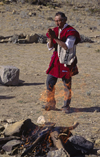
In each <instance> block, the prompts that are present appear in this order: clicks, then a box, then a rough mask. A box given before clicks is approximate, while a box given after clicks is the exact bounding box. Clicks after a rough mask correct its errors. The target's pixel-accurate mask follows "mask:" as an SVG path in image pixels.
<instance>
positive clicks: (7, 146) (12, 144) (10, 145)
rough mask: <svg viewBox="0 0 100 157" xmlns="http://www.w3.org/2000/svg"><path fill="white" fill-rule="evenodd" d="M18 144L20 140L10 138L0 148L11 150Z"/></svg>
mask: <svg viewBox="0 0 100 157" xmlns="http://www.w3.org/2000/svg"><path fill="white" fill-rule="evenodd" d="M20 144H21V141H20V140H11V141H9V142H7V143H6V144H5V145H3V147H2V149H3V150H4V151H7V152H11V151H12V149H13V148H14V147H15V146H18V145H20Z"/></svg>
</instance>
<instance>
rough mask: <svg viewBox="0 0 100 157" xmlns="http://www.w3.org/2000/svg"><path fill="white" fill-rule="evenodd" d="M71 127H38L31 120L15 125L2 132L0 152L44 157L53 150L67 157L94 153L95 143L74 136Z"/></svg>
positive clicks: (74, 126) (51, 124)
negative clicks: (59, 151)
mask: <svg viewBox="0 0 100 157" xmlns="http://www.w3.org/2000/svg"><path fill="white" fill-rule="evenodd" d="M77 126H78V123H75V124H74V125H73V126H70V127H61V126H55V123H44V124H43V125H40V126H38V125H36V124H34V123H32V121H31V119H27V120H25V121H20V122H16V123H13V124H12V125H10V126H8V127H7V128H6V129H5V130H4V131H3V132H2V136H3V137H2V138H1V139H0V152H1V153H2V154H3V153H5V152H9V154H10V155H16V154H19V155H20V156H33V157H34V156H43V157H46V156H47V154H48V152H50V151H52V150H63V152H64V153H65V155H66V157H69V156H70V157H71V156H73V155H74V156H75V155H82V154H89V153H91V152H93V143H92V142H90V141H87V140H86V139H84V138H83V137H81V136H73V135H72V133H71V130H73V129H75V128H76V127H77Z"/></svg>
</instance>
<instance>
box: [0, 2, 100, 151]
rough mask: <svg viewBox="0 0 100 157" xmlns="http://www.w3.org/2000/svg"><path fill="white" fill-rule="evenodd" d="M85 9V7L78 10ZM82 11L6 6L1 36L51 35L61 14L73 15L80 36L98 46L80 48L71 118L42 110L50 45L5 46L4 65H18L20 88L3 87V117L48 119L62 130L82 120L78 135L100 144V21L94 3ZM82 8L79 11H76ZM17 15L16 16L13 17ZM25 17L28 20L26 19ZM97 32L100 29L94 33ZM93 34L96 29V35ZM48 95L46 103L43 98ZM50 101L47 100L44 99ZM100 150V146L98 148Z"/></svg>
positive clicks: (0, 96)
mask: <svg viewBox="0 0 100 157" xmlns="http://www.w3.org/2000/svg"><path fill="white" fill-rule="evenodd" d="M77 6H79V7H77ZM77 6H69V5H67V6H65V5H64V6H62V7H61V8H60V9H59V8H56V9H53V8H46V7H43V6H42V8H41V7H39V6H32V5H29V4H23V5H22V4H9V5H1V6H0V11H1V13H0V19H1V22H0V35H4V36H7V35H13V34H19V33H25V34H30V33H31V34H34V33H40V34H45V33H46V31H47V28H48V27H49V26H53V21H50V20H47V18H48V17H54V15H55V12H57V11H58V10H60V11H64V12H65V13H66V14H67V16H68V23H70V24H72V25H73V26H74V27H75V28H76V29H77V30H78V31H79V33H80V34H84V35H85V36H88V37H93V38H92V39H93V40H95V41H96V42H95V43H80V44H78V46H77V57H78V67H79V74H78V75H77V76H74V77H73V79H72V95H73V96H72V102H71V107H72V110H73V112H72V113H71V114H64V113H62V112H61V111H49V112H47V111H44V110H43V109H41V106H42V104H43V102H44V101H45V100H44V97H46V96H45V95H44V93H45V89H46V84H45V82H46V77H47V76H46V69H47V68H48V65H49V61H50V57H51V55H52V52H49V51H48V50H47V46H46V44H40V43H37V44H36V43H33V44H14V43H3V44H0V56H1V57H0V65H13V66H16V67H17V68H19V69H20V80H21V82H22V81H23V84H20V85H19V86H13V87H11V86H9V87H7V86H2V85H0V118H1V119H13V120H14V121H18V120H21V119H27V118H31V119H32V121H33V122H34V123H36V121H37V118H38V117H39V116H41V115H43V116H44V117H45V119H46V121H51V122H55V123H56V125H60V126H70V125H72V124H73V123H74V122H75V121H78V122H79V123H80V124H79V126H78V127H77V128H76V129H75V130H73V131H72V132H73V134H78V135H82V136H83V137H85V138H90V139H91V140H93V141H94V140H97V139H99V140H100V38H99V37H97V38H95V36H98V35H100V16H98V15H97V14H96V15H94V14H93V15H91V14H90V13H89V12H88V11H87V10H88V9H89V7H91V4H89V5H87V6H85V8H82V7H81V6H82V4H80V3H79V4H77ZM75 7H77V8H75ZM13 10H15V11H16V13H15V14H12V11H13ZM29 11H31V12H36V16H33V17H29V16H28V17H27V14H25V13H26V12H27V13H29ZM22 16H24V18H23V17H22ZM90 27H96V28H90ZM91 29H92V30H91ZM56 89H57V92H56V100H57V108H59V109H60V108H61V106H62V105H63V84H62V82H61V80H60V79H59V80H58V83H57V85H56ZM41 96H42V98H43V99H40V98H41ZM43 96H44V97H43ZM98 146H99V148H100V143H99V144H98Z"/></svg>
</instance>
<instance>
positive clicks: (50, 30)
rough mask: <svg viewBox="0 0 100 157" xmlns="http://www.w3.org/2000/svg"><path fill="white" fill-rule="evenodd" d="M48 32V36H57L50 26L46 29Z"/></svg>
mask: <svg viewBox="0 0 100 157" xmlns="http://www.w3.org/2000/svg"><path fill="white" fill-rule="evenodd" d="M48 34H49V37H50V38H52V39H54V38H57V37H56V35H55V32H54V31H53V30H52V29H50V28H49V29H48Z"/></svg>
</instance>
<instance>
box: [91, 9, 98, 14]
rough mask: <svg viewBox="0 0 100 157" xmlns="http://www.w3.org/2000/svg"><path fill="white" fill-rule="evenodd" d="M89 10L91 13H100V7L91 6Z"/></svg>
mask: <svg viewBox="0 0 100 157" xmlns="http://www.w3.org/2000/svg"><path fill="white" fill-rule="evenodd" d="M89 11H90V12H91V14H95V13H99V14H100V8H90V9H89Z"/></svg>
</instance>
